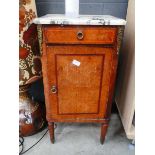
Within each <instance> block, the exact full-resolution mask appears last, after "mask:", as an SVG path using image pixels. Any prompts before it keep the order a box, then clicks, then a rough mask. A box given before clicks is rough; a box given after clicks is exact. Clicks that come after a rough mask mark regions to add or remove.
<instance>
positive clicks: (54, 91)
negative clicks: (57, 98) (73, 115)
mask: <svg viewBox="0 0 155 155" xmlns="http://www.w3.org/2000/svg"><path fill="white" fill-rule="evenodd" d="M51 92H52V93H53V94H55V93H57V88H56V86H52V88H51Z"/></svg>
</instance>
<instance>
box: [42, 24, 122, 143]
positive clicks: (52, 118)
mask: <svg viewBox="0 0 155 155" xmlns="http://www.w3.org/2000/svg"><path fill="white" fill-rule="evenodd" d="M42 34H43V41H42V50H43V54H42V71H43V81H44V92H45V99H46V118H47V121H48V125H49V131H50V137H51V141H52V142H54V122H98V123H101V143H103V142H104V138H105V134H106V130H107V127H108V122H109V117H110V110H111V102H112V97H113V91H114V83H115V76H116V69H117V61H118V51H119V47H120V42H121V38H122V34H123V27H119V26H60V25H42Z"/></svg>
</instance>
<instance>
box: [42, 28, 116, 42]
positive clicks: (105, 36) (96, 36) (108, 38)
mask: <svg viewBox="0 0 155 155" xmlns="http://www.w3.org/2000/svg"><path fill="white" fill-rule="evenodd" d="M78 32H81V33H82V34H83V39H81V40H80V39H78ZM60 34H61V35H60ZM116 34H117V28H116V27H105V28H104V29H103V27H101V26H52V27H46V28H45V40H46V43H63V44H113V43H114V42H115V39H116Z"/></svg>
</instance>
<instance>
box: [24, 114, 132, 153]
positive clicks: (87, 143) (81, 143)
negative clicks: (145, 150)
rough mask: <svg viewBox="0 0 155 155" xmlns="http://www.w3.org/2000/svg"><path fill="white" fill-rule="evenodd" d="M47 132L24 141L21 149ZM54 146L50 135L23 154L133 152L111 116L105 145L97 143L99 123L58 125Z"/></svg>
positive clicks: (116, 116)
mask: <svg viewBox="0 0 155 155" xmlns="http://www.w3.org/2000/svg"><path fill="white" fill-rule="evenodd" d="M46 130H47V129H44V130H43V131H42V132H40V133H38V134H35V135H33V136H30V137H26V138H25V141H24V150H26V149H27V148H29V147H30V146H32V145H33V144H34V143H35V142H36V141H38V139H40V137H41V136H42V135H43V134H44V133H45V131H46ZM55 138H56V142H55V144H51V143H50V138H49V134H48V133H47V134H46V135H45V137H44V138H43V139H42V140H41V141H40V142H39V143H38V144H37V145H36V146H34V147H33V148H32V149H31V150H29V151H28V152H26V153H25V155H134V154H135V149H134V147H132V145H130V142H131V141H129V140H128V139H127V138H126V136H125V133H124V130H123V127H122V124H121V121H120V118H119V116H118V115H117V114H113V115H112V116H111V121H110V126H109V128H108V132H107V135H106V140H105V143H104V145H101V144H100V140H99V139H100V124H93V123H89V124H80V123H59V124H58V125H57V128H56V129H55Z"/></svg>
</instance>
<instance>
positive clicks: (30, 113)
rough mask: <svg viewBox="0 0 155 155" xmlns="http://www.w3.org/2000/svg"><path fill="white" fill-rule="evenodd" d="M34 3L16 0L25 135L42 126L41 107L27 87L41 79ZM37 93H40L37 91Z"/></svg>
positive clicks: (22, 131) (21, 117) (21, 125)
mask: <svg viewBox="0 0 155 155" xmlns="http://www.w3.org/2000/svg"><path fill="white" fill-rule="evenodd" d="M36 16H37V13H36V6H35V0H19V130H20V135H22V136H28V135H32V134H34V133H36V132H37V131H39V130H40V129H41V128H42V127H43V126H44V123H45V117H44V116H45V113H44V107H41V106H43V105H40V103H38V102H37V101H35V100H34V97H33V96H32V95H30V93H29V87H31V84H32V83H33V82H35V81H36V80H38V79H40V78H41V77H42V72H41V61H40V50H39V42H38V36H37V27H36V25H35V24H33V23H32V20H33V19H34V18H35V17H36ZM38 91H39V90H38Z"/></svg>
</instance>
